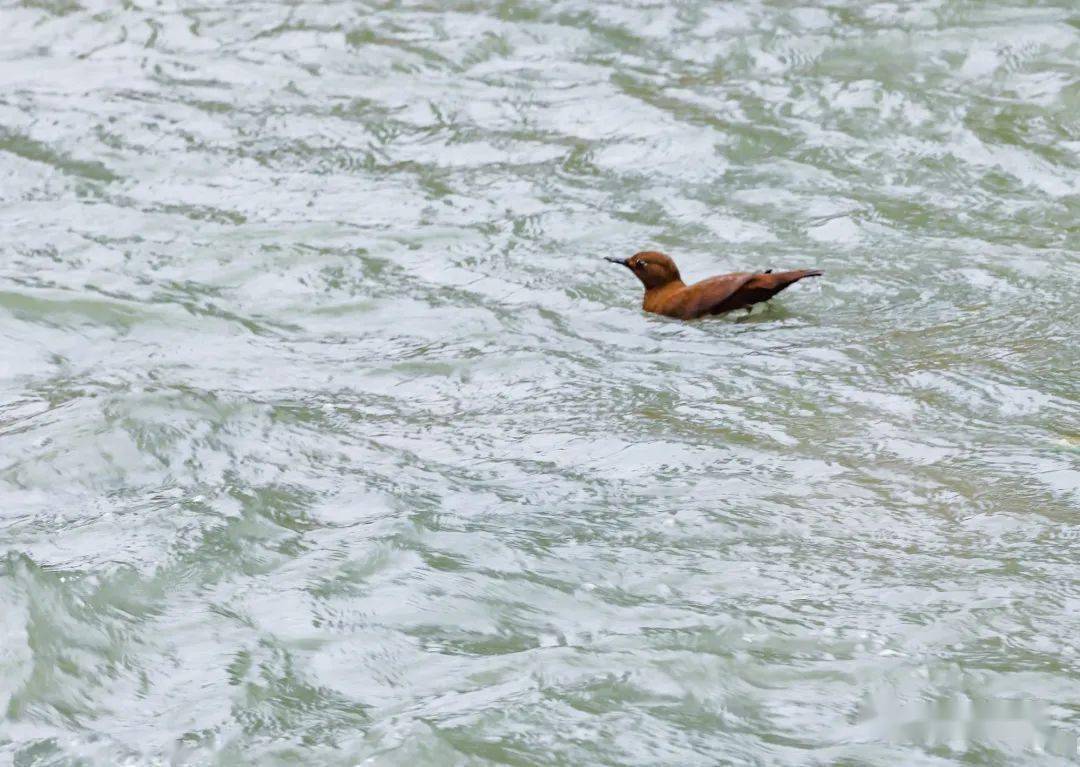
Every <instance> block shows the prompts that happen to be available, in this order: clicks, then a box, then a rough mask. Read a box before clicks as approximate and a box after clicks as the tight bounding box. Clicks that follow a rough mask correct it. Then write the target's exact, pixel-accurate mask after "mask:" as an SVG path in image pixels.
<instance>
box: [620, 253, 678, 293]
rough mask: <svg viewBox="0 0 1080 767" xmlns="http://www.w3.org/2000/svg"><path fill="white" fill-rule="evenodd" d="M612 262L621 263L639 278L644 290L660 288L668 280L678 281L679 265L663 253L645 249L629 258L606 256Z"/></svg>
mask: <svg viewBox="0 0 1080 767" xmlns="http://www.w3.org/2000/svg"><path fill="white" fill-rule="evenodd" d="M606 260H608V261H610V262H611V263H613V264H622V265H623V266H625V267H626V268H627V269H629V270H630V271H632V272H633V273H634V275H635V276H636V277H637V278H638V279H639V280H641V284H642V285H644V286H645V289H646V290H651V289H652V288H661V287H663V286H664V285H667V284H668V283H669V282H679V281H681V280H682V277H680V276H679V267H677V266H675V262H674V261H672V260H671V258H669V257H668V256H665V255H664V254H663V253H657V252H656V251H655V250H645V251H642V252H641V253H635V254H634V255H632V256H630V258H607V259H606Z"/></svg>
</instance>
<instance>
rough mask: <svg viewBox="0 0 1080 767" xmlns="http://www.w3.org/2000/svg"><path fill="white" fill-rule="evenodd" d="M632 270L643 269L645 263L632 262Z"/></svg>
mask: <svg viewBox="0 0 1080 767" xmlns="http://www.w3.org/2000/svg"><path fill="white" fill-rule="evenodd" d="M634 268H635V269H644V268H645V262H644V261H635V262H634Z"/></svg>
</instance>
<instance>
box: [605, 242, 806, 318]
mask: <svg viewBox="0 0 1080 767" xmlns="http://www.w3.org/2000/svg"><path fill="white" fill-rule="evenodd" d="M606 260H607V261H610V262H612V263H613V264H622V265H623V266H625V267H626V268H627V269H629V270H630V271H632V272H633V273H634V275H635V276H636V277H637V278H638V279H639V280H641V284H642V285H644V286H645V301H644V303H643V304H642V308H643V309H644V310H645V311H647V312H652V313H653V314H663V315H664V316H666V317H675V318H677V319H680V320H693V319H697V318H698V317H704V316H705V315H706V314H723V313H724V312H730V311H733V310H735V309H743V308H749V307H750V306H751V305H753V304H756V303H759V302H761V301H768V300H769V299H770V298H772V297H773V296H775V295H776V294H777V293H779V292H780V291H781V290H783V289H784V288H786V287H787V286H788V285H792V284H794V283H796V282H798V281H799V280H801V279H802V278H803V277H818V276H820V275H822V274H824V272H822V271H821V270H820V269H795V270H793V271H790V272H774V271H773V270H772V269H769V270H768V271H765V272H733V273H732V274H720V275H717V276H716V277H708V278H706V279H704V280H702V281H701V282H695V283H694V284H693V285H687V284H686V283H685V282H683V281H682V277H681V276H680V275H679V267H677V266H675V262H674V261H672V260H671V258H670V257H668V256H666V255H664V254H663V253H657V252H656V251H653V250H646V251H642V252H641V253H635V254H634V255H632V256H630V258H625V259H621V258H610V257H609V258H606Z"/></svg>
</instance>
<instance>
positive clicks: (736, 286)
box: [682, 272, 756, 317]
mask: <svg viewBox="0 0 1080 767" xmlns="http://www.w3.org/2000/svg"><path fill="white" fill-rule="evenodd" d="M755 276H756V275H755V274H754V273H753V272H734V273H732V274H721V275H718V276H716V277H709V278H707V279H704V280H702V281H701V282H695V283H694V284H693V285H690V286H689V287H688V288H687V289H686V298H685V299H684V303H683V306H682V310H683V316H684V317H700V316H702V315H704V314H713V313H715V312H717V311H725V310H724V308H723V306H724V304H725V303H726V302H727V301H728V300H729V299H730V298H731V297H732V296H734V295H735V294H736V293H738V292H739V290H740V289H741V288H743V287H744V286H745V285H746V283H748V282H750V280H752V279H754V277H755Z"/></svg>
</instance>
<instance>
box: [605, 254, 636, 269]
mask: <svg viewBox="0 0 1080 767" xmlns="http://www.w3.org/2000/svg"><path fill="white" fill-rule="evenodd" d="M604 260H605V261H610V262H611V263H613V264H619V265H620V266H625V267H627V268H629V266H630V259H629V258H612V257H611V256H604Z"/></svg>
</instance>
